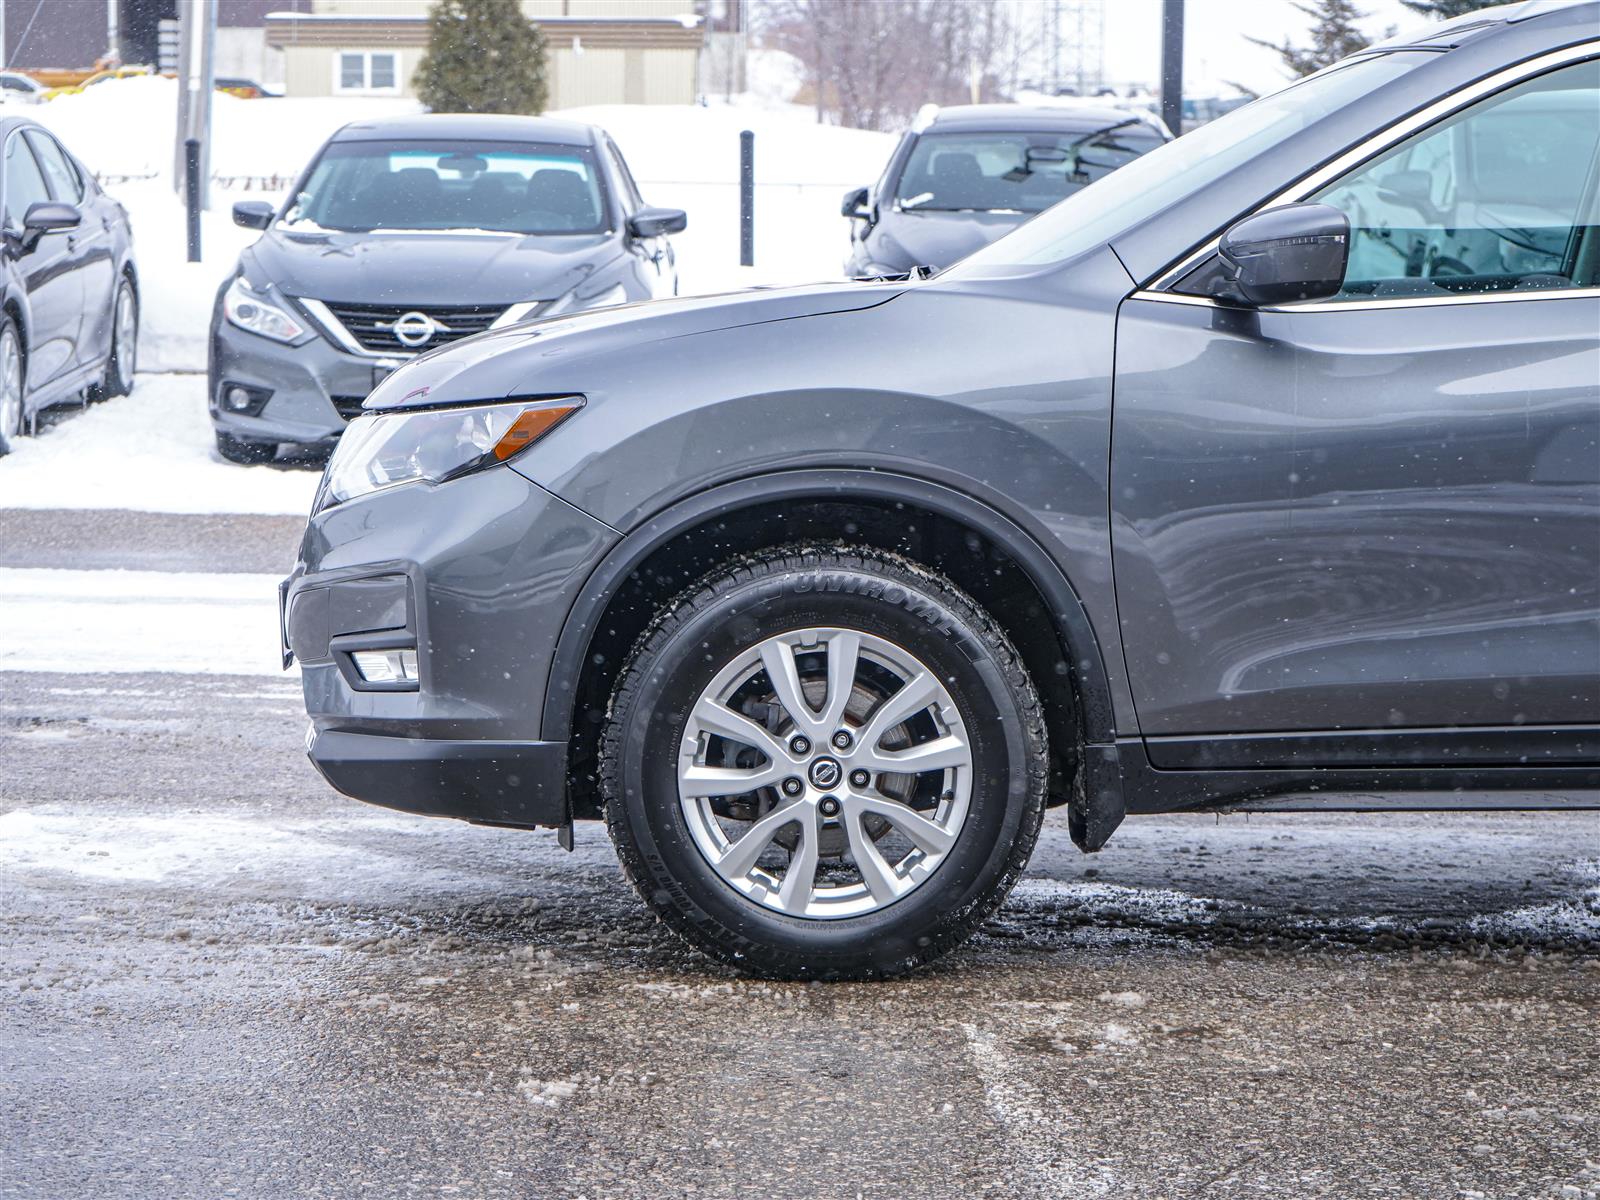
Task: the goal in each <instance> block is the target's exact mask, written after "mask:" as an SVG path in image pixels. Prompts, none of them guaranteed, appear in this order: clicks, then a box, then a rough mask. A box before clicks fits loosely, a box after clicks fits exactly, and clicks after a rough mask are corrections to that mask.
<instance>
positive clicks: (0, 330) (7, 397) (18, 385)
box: [0, 313, 28, 455]
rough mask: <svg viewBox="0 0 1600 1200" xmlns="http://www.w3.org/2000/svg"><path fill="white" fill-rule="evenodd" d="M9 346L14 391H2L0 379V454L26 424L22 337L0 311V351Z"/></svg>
mask: <svg viewBox="0 0 1600 1200" xmlns="http://www.w3.org/2000/svg"><path fill="white" fill-rule="evenodd" d="M7 350H9V351H10V352H11V355H12V356H14V361H15V363H16V380H15V386H14V394H8V393H6V392H5V390H4V389H5V388H6V387H7V384H6V381H5V380H3V379H0V455H4V454H9V453H11V451H12V449H13V448H14V447H15V446H16V443H17V439H19V438H20V437H22V434H23V430H24V428H25V427H26V425H27V416H26V415H25V413H26V409H27V401H26V399H25V396H26V392H27V388H26V386H25V385H26V381H27V369H28V360H27V356H26V355H25V354H24V352H23V350H22V337H21V334H20V333H19V331H18V329H17V324H16V322H15V321H13V320H12V319H11V318H10V316H8V315H6V314H5V313H0V355H3V354H5V352H6V351H7Z"/></svg>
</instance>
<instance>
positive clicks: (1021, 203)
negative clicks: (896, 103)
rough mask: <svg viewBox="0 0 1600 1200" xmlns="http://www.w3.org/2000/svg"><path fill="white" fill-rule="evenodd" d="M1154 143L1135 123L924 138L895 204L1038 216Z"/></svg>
mask: <svg viewBox="0 0 1600 1200" xmlns="http://www.w3.org/2000/svg"><path fill="white" fill-rule="evenodd" d="M1161 142H1162V138H1161V135H1160V134H1158V133H1157V132H1156V131H1155V130H1153V129H1151V128H1150V127H1149V126H1148V125H1146V124H1145V123H1144V122H1143V121H1141V120H1140V119H1139V118H1138V117H1129V118H1127V119H1126V120H1123V121H1113V122H1108V123H1107V124H1106V125H1105V126H1104V127H1102V128H1098V129H1086V130H1082V131H1078V132H1072V133H1046V132H1038V133H927V134H923V135H922V136H921V137H920V138H918V139H917V144H916V146H915V148H913V149H912V151H911V157H910V159H909V160H907V162H906V166H905V170H904V171H902V172H901V173H900V186H899V188H898V189H897V190H896V192H895V200H896V201H897V203H898V206H899V207H900V208H901V209H903V210H905V211H907V212H957V211H971V210H977V211H981V212H1022V213H1036V212H1043V211H1044V210H1045V209H1047V208H1049V207H1050V206H1051V205H1053V204H1055V203H1056V202H1057V201H1059V200H1061V199H1063V198H1064V197H1066V196H1068V195H1070V194H1072V193H1073V192H1076V191H1077V190H1079V189H1080V188H1082V187H1083V186H1084V185H1085V184H1088V183H1092V182H1094V181H1095V180H1096V179H1101V178H1104V177H1105V176H1106V175H1109V174H1110V173H1111V172H1112V171H1114V170H1116V169H1117V168H1118V167H1120V166H1122V165H1123V164H1124V163H1129V162H1132V161H1133V160H1134V159H1136V158H1138V157H1139V156H1140V155H1141V154H1145V153H1148V152H1149V151H1151V150H1154V149H1155V148H1156V147H1157V146H1159V145H1161Z"/></svg>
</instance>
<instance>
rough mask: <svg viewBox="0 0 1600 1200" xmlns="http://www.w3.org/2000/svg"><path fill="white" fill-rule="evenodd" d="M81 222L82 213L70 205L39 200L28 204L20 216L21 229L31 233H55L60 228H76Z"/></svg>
mask: <svg viewBox="0 0 1600 1200" xmlns="http://www.w3.org/2000/svg"><path fill="white" fill-rule="evenodd" d="M82 223H83V214H82V213H80V212H79V211H78V210H77V209H76V208H74V207H73V206H72V205H70V204H57V203H55V202H54V201H51V200H40V201H39V202H38V203H37V204H30V205H29V206H28V212H27V214H26V215H25V216H24V217H23V218H22V231H23V232H24V233H32V234H41V233H55V232H57V231H59V230H62V229H76V228H77V227H78V226H79V225H81V224H82Z"/></svg>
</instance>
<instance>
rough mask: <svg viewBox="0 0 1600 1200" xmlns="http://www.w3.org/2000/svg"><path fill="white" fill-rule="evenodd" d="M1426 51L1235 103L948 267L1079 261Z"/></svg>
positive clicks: (1324, 74)
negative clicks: (1220, 114)
mask: <svg viewBox="0 0 1600 1200" xmlns="http://www.w3.org/2000/svg"><path fill="white" fill-rule="evenodd" d="M1425 57H1426V56H1425V55H1422V54H1417V53H1410V54H1385V55H1379V56H1376V57H1372V58H1362V59H1357V60H1356V61H1354V62H1347V63H1342V64H1339V65H1338V66H1333V67H1329V68H1328V69H1327V70H1325V71H1320V72H1318V73H1317V74H1315V75H1311V76H1308V77H1307V78H1305V79H1302V80H1300V81H1299V82H1297V83H1294V84H1292V85H1290V86H1289V87H1286V88H1284V89H1283V90H1282V91H1280V92H1274V93H1273V94H1272V95H1270V96H1265V97H1263V98H1262V99H1260V100H1256V101H1253V102H1252V103H1250V104H1247V105H1245V106H1244V107H1243V108H1236V109H1234V110H1233V111H1232V112H1231V113H1228V114H1227V115H1226V116H1223V117H1219V118H1218V119H1217V120H1215V121H1213V122H1211V123H1210V124H1209V125H1202V126H1201V127H1200V128H1199V129H1196V130H1194V131H1193V132H1192V133H1186V134H1184V135H1183V136H1182V137H1181V138H1178V139H1177V140H1175V141H1171V142H1168V143H1166V144H1165V145H1163V146H1159V147H1157V148H1156V149H1155V150H1153V151H1151V152H1150V153H1149V154H1146V155H1143V156H1142V157H1140V158H1139V159H1137V160H1136V161H1134V162H1132V163H1130V164H1128V165H1127V166H1125V167H1123V168H1122V169H1121V170H1118V171H1116V172H1114V173H1112V174H1111V175H1109V176H1107V177H1106V178H1105V179H1103V180H1101V181H1100V182H1099V183H1097V184H1095V186H1094V187H1088V188H1082V189H1081V190H1079V191H1078V192H1077V194H1076V195H1072V196H1069V197H1067V199H1065V200H1063V201H1062V202H1061V203H1060V204H1058V205H1056V206H1055V207H1054V208H1052V209H1051V210H1050V211H1049V212H1048V213H1047V214H1045V215H1044V216H1041V217H1038V218H1035V219H1034V220H1032V221H1029V222H1028V223H1027V224H1026V225H1022V226H1020V227H1019V228H1017V229H1016V230H1015V231H1014V232H1012V233H1009V234H1007V235H1006V236H1005V237H1003V238H1001V239H1000V240H999V241H997V242H994V243H992V244H990V245H988V246H986V247H984V248H983V249H982V250H979V251H978V252H977V253H975V254H973V255H970V256H969V257H967V258H964V259H962V260H961V262H959V263H957V264H956V265H955V266H954V267H952V268H950V270H949V271H948V272H946V274H948V275H949V276H951V277H952V278H959V277H962V276H969V275H985V274H991V273H994V272H995V271H996V270H997V269H998V270H999V271H1000V272H1001V273H1005V272H1007V271H1014V270H1016V269H1018V268H1031V267H1039V266H1045V265H1047V264H1050V263H1057V262H1065V261H1066V260H1067V259H1069V258H1076V257H1077V256H1078V255H1080V254H1083V253H1085V252H1086V251H1089V250H1092V249H1094V248H1095V247H1096V246H1099V245H1102V244H1104V243H1106V242H1108V241H1110V240H1111V239H1112V238H1113V237H1115V236H1116V235H1117V234H1120V233H1121V232H1123V231H1124V230H1126V229H1130V228H1132V227H1133V226H1135V225H1137V224H1139V223H1140V222H1142V221H1144V220H1146V219H1147V218H1149V217H1151V216H1153V215H1155V214H1156V213H1158V212H1160V211H1161V210H1162V209H1164V208H1167V207H1169V206H1171V205H1172V204H1173V203H1175V202H1176V201H1178V200H1181V199H1182V198H1183V197H1184V196H1187V195H1190V194H1192V193H1194V192H1196V191H1199V190H1200V189H1201V188H1203V187H1205V186H1206V185H1207V184H1210V183H1213V182H1215V181H1216V180H1217V179H1220V178H1221V177H1222V176H1224V175H1226V174H1227V173H1228V172H1230V171H1233V170H1237V169H1238V168H1239V167H1241V166H1243V165H1244V164H1245V163H1247V162H1249V161H1250V159H1252V158H1254V157H1255V156H1256V155H1258V154H1261V153H1262V152H1264V151H1266V150H1270V149H1271V148H1272V147H1274V146H1276V145H1278V144H1279V143H1280V142H1283V141H1286V140H1287V139H1289V138H1291V137H1293V136H1294V135H1295V134H1297V133H1299V132H1300V131H1301V130H1302V129H1305V128H1306V127H1307V126H1308V125H1312V124H1314V123H1315V122H1317V121H1320V120H1321V119H1322V118H1323V117H1326V116H1327V115H1328V114H1329V113H1331V112H1333V111H1334V110H1336V109H1339V108H1342V107H1344V106H1345V105H1346V104H1348V103H1350V102H1351V101H1352V100H1355V99H1357V98H1359V97H1361V96H1364V95H1366V94H1367V93H1368V92H1370V91H1372V89H1374V88H1376V87H1380V86H1382V85H1383V84H1385V83H1387V82H1389V81H1390V80H1391V79H1394V78H1396V77H1398V76H1400V75H1403V74H1405V73H1406V72H1407V71H1409V70H1411V69H1412V68H1413V67H1414V66H1416V65H1417V63H1418V62H1420V61H1422V60H1423V59H1424V58H1425ZM1307 165H1308V166H1309V165H1310V164H1307ZM1284 182H1285V183H1287V182H1288V181H1287V180H1285V181H1284Z"/></svg>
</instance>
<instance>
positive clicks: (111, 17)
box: [0, 0, 122, 67]
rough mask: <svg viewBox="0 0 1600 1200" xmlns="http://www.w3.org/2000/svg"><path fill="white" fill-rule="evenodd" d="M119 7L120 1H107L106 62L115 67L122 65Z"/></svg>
mask: <svg viewBox="0 0 1600 1200" xmlns="http://www.w3.org/2000/svg"><path fill="white" fill-rule="evenodd" d="M117 5H118V0H106V61H107V62H108V63H110V64H111V65H112V66H113V67H120V66H121V65H122V30H121V28H120V23H119V19H118V14H117ZM0 7H3V5H0Z"/></svg>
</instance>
